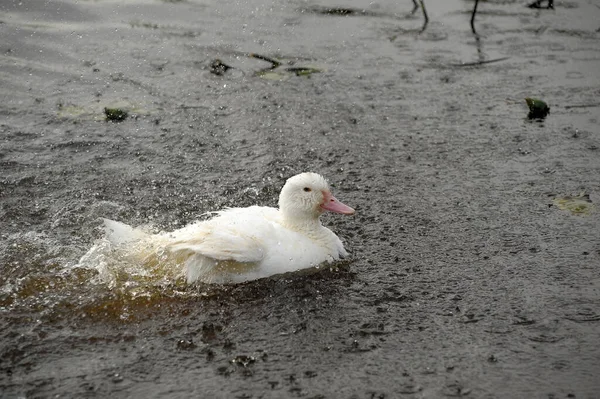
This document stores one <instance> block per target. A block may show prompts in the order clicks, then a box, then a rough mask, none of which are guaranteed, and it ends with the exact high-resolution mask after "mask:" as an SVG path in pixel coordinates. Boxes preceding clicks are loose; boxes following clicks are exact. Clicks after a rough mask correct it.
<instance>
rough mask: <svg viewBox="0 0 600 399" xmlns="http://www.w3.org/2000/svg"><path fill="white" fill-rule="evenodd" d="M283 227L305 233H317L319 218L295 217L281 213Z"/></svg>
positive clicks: (310, 234) (319, 225)
mask: <svg viewBox="0 0 600 399" xmlns="http://www.w3.org/2000/svg"><path fill="white" fill-rule="evenodd" d="M282 224H283V225H284V226H285V227H287V228H289V229H290V230H294V231H297V232H300V233H304V234H306V235H309V236H312V235H315V233H318V232H319V231H320V230H321V228H322V227H323V226H322V225H321V220H320V219H319V218H318V217H316V218H305V217H302V218H295V217H293V216H291V215H285V214H284V215H283V223H282Z"/></svg>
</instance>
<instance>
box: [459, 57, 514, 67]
mask: <svg viewBox="0 0 600 399" xmlns="http://www.w3.org/2000/svg"><path fill="white" fill-rule="evenodd" d="M509 58H510V57H502V58H495V59H493V60H487V61H475V62H465V63H464V64H452V66H456V67H467V66H476V65H483V64H491V63H492V62H499V61H504V60H507V59H509Z"/></svg>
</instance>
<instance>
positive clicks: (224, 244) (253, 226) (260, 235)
mask: <svg viewBox="0 0 600 399" xmlns="http://www.w3.org/2000/svg"><path fill="white" fill-rule="evenodd" d="M326 210H329V211H332V212H336V213H341V214H353V213H354V209H352V208H350V207H349V206H347V205H344V204H343V203H341V202H339V201H338V200H337V199H336V198H335V197H334V196H333V195H332V194H331V191H330V189H329V185H328V184H327V182H326V181H325V179H324V178H323V177H322V176H320V175H318V174H316V173H302V174H299V175H296V176H294V177H291V178H290V179H288V180H287V182H286V184H285V185H284V187H283V189H282V190H281V194H280V196H279V209H276V208H270V207H261V206H251V207H247V208H230V209H226V210H223V211H219V212H215V214H216V216H215V217H213V218H212V219H210V220H206V221H199V222H196V223H193V224H190V225H188V226H186V227H183V228H181V229H179V230H176V231H173V232H170V233H161V234H155V235H150V234H146V233H144V232H142V231H141V230H138V229H134V228H132V227H130V226H128V225H125V224H123V223H120V222H115V221H112V220H108V219H106V220H105V230H106V235H107V238H108V240H109V241H110V243H111V245H112V246H114V247H115V248H117V249H118V250H119V251H124V252H125V253H126V254H127V256H128V257H129V258H131V257H133V258H135V259H137V260H138V261H140V262H144V263H151V264H156V263H157V262H169V263H173V264H174V265H173V267H176V265H180V266H181V265H183V266H184V270H185V274H186V278H187V282H188V283H193V282H195V281H202V282H207V283H237V282H242V281H247V280H255V279H259V278H263V277H268V276H271V275H274V274H280V273H286V272H291V271H296V270H300V269H305V268H309V267H313V266H317V265H320V264H322V263H324V262H331V261H334V260H337V259H339V258H340V257H344V256H346V255H347V252H346V250H345V249H344V246H343V245H342V242H341V241H340V239H339V238H338V237H337V236H336V235H335V234H334V233H333V232H332V231H331V230H329V229H328V228H326V227H324V226H323V225H321V222H320V220H319V217H320V215H321V214H322V213H323V212H324V211H326Z"/></svg>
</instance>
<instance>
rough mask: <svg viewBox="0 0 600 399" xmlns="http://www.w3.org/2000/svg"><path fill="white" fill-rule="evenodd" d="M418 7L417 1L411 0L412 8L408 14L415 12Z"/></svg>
mask: <svg viewBox="0 0 600 399" xmlns="http://www.w3.org/2000/svg"><path fill="white" fill-rule="evenodd" d="M418 9H419V3H417V0H413V9H412V11H411V12H410V15H414V13H416V12H417V10H418Z"/></svg>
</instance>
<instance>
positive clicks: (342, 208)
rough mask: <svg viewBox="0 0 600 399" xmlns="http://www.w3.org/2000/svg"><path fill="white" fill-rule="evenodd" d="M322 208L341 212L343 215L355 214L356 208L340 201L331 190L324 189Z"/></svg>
mask: <svg viewBox="0 0 600 399" xmlns="http://www.w3.org/2000/svg"><path fill="white" fill-rule="evenodd" d="M321 208H322V209H325V210H326V211H330V212H335V213H341V214H342V215H352V214H354V209H352V208H350V207H349V206H348V205H346V204H343V203H341V202H340V201H338V199H337V198H335V197H334V196H333V195H332V194H331V193H330V192H329V191H323V203H322V204H321Z"/></svg>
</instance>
